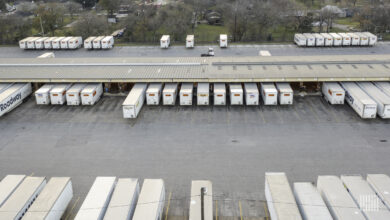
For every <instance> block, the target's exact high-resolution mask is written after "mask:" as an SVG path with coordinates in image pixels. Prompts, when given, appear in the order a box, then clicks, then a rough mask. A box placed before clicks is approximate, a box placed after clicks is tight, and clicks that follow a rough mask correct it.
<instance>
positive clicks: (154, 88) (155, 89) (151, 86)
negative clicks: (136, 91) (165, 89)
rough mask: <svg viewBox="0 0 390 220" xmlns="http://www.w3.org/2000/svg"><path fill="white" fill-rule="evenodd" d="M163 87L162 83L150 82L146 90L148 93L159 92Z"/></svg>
mask: <svg viewBox="0 0 390 220" xmlns="http://www.w3.org/2000/svg"><path fill="white" fill-rule="evenodd" d="M161 89H162V83H150V84H149V86H148V89H147V90H146V92H147V93H149V92H150V93H153V92H159V91H161Z"/></svg>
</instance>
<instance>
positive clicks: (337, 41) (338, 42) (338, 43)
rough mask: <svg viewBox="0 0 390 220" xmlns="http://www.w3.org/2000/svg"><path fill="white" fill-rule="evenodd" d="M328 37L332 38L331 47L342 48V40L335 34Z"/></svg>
mask: <svg viewBox="0 0 390 220" xmlns="http://www.w3.org/2000/svg"><path fill="white" fill-rule="evenodd" d="M329 34H330V36H332V37H333V46H336V47H337V46H342V45H343V38H342V37H341V36H340V35H338V34H336V33H329Z"/></svg>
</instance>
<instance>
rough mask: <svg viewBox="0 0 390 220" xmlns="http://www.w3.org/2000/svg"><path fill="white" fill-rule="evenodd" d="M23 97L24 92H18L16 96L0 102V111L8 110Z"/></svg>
mask: <svg viewBox="0 0 390 220" xmlns="http://www.w3.org/2000/svg"><path fill="white" fill-rule="evenodd" d="M21 99H22V93H20V92H19V93H18V94H16V95H15V96H14V97H11V99H10V100H8V101H7V102H6V103H3V104H0V111H5V110H7V109H8V108H9V107H10V106H12V104H14V103H15V102H17V101H19V100H21Z"/></svg>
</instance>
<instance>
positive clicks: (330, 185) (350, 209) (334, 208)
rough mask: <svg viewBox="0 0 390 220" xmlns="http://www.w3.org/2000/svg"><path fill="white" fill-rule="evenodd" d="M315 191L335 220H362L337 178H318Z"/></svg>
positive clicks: (360, 214) (357, 209)
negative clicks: (320, 196)
mask: <svg viewBox="0 0 390 220" xmlns="http://www.w3.org/2000/svg"><path fill="white" fill-rule="evenodd" d="M317 189H318V190H319V192H320V193H321V195H322V198H323V199H324V201H325V204H326V206H327V207H328V209H329V211H330V213H331V214H332V217H333V218H334V219H336V220H364V219H365V218H364V216H363V214H362V213H361V212H360V210H359V208H358V207H357V205H356V204H355V202H354V201H353V199H352V198H351V196H350V195H349V194H348V192H347V190H346V189H345V187H344V185H343V182H342V181H341V180H340V178H338V177H337V176H318V179H317Z"/></svg>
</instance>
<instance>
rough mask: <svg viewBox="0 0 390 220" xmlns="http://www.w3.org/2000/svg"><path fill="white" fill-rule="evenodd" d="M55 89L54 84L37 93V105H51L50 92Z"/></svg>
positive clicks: (43, 87) (47, 85)
mask: <svg viewBox="0 0 390 220" xmlns="http://www.w3.org/2000/svg"><path fill="white" fill-rule="evenodd" d="M53 87H54V84H45V85H43V86H42V87H41V88H39V89H38V90H37V91H35V93H34V95H35V100H36V102H37V105H49V104H50V90H51V89H52V88H53Z"/></svg>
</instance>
